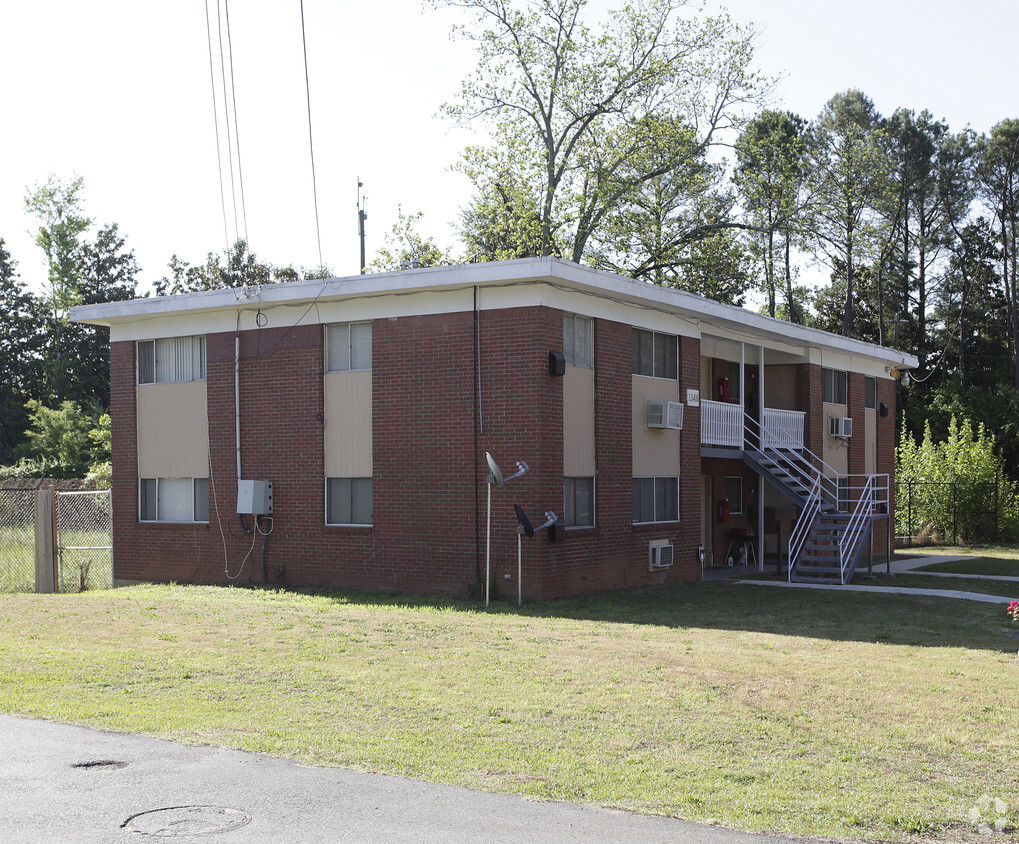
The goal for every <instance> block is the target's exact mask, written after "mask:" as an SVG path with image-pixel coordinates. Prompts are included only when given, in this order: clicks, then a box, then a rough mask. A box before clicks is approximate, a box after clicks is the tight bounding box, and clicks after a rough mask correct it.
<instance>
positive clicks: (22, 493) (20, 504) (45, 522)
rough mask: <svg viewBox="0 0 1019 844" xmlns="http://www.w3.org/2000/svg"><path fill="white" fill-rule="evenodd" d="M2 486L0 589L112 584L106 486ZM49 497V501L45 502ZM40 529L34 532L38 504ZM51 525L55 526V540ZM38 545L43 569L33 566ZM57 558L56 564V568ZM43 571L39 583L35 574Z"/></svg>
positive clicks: (72, 588)
mask: <svg viewBox="0 0 1019 844" xmlns="http://www.w3.org/2000/svg"><path fill="white" fill-rule="evenodd" d="M40 495H42V498H40V497H39V495H37V491H36V490H33V489H3V488H0V592H35V591H36V589H37V587H38V589H39V590H41V591H45V592H49V591H52V589H53V586H54V583H53V579H54V578H53V571H54V570H55V571H57V572H59V574H58V577H59V583H58V584H56V586H57V591H59V592H84V591H85V590H86V589H109V588H111V587H112V586H113V549H112V544H113V543H112V532H113V531H112V528H113V518H112V513H113V508H112V497H111V494H110V491H109V490H101V491H90V492H61V491H57V492H56V493H55V496H53V497H51V496H50V495H48V494H46V493H45V492H44V493H41V494H40ZM49 501H53V502H54V504H53V505H52V506H51V505H50V504H49V503H48V502H49ZM40 506H41V507H43V509H44V512H42V513H39V514H38V515H39V519H40V524H41V525H42V528H41V529H40V534H39V536H36V530H37V526H38V525H37V520H36V515H37V514H36V509H37V508H38V507H40ZM51 525H53V526H55V527H56V539H55V541H54V540H53V531H52V529H51V527H50V526H51ZM37 544H38V548H39V554H40V555H41V557H40V559H42V560H44V561H46V562H44V563H43V564H42V567H43V573H42V574H39V573H38V572H37V570H36V548H37ZM54 563H55V569H54ZM37 577H41V578H42V580H41V582H40V583H38V584H37V583H36V578H37Z"/></svg>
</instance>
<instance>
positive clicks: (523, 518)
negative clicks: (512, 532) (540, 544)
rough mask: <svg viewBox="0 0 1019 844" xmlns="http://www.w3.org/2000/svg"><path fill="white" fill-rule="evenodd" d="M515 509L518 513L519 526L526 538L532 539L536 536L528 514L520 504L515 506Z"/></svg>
mask: <svg viewBox="0 0 1019 844" xmlns="http://www.w3.org/2000/svg"><path fill="white" fill-rule="evenodd" d="M513 509H514V510H516V512H517V524H518V525H520V529H521V531H522V532H523V534H524V536H526V537H527V538H528V539H530V538H531V537H532V536H534V526H533V525H532V524H531V520H530V519H529V518H527V513H525V512H524V508H523V507H521V506H520V505H519V504H514V505H513Z"/></svg>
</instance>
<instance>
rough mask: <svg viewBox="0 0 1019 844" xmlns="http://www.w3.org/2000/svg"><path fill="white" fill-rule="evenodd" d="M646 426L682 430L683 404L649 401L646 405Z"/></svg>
mask: <svg viewBox="0 0 1019 844" xmlns="http://www.w3.org/2000/svg"><path fill="white" fill-rule="evenodd" d="M647 426H648V427H649V428H671V429H672V430H674V431H680V430H682V428H683V403H682V402H678V401H649V402H648V403H647Z"/></svg>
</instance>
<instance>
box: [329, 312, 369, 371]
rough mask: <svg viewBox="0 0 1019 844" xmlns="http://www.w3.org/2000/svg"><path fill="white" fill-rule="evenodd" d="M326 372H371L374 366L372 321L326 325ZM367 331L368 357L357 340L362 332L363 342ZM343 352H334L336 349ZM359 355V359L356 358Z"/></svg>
mask: <svg viewBox="0 0 1019 844" xmlns="http://www.w3.org/2000/svg"><path fill="white" fill-rule="evenodd" d="M325 332H326V337H325V340H326V342H325V353H326V360H325V367H326V372H371V368H372V324H371V322H337V323H332V324H330V325H327V326H326V327H325ZM365 332H366V333H367V359H365V358H366V356H365V354H364V348H363V346H359V345H358V344H357V343H356V342H355V337H354V335H355V334H360V336H361V341H362V343H363V341H364V339H365V337H364V333H365ZM338 348H339V349H342V352H340V353H338V354H333V351H334V349H338ZM355 357H357V360H355V359H354V358H355Z"/></svg>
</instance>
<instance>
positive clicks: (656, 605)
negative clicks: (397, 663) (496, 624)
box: [326, 582, 1019, 653]
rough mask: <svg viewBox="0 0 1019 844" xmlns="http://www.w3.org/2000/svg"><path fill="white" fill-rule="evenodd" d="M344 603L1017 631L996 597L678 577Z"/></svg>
mask: <svg viewBox="0 0 1019 844" xmlns="http://www.w3.org/2000/svg"><path fill="white" fill-rule="evenodd" d="M326 594H327V595H328V596H329V597H330V598H332V599H333V600H335V601H336V602H337V603H352V602H356V603H370V604H375V605H379V606H405V607H411V608H426V607H428V608H433V609H446V610H452V611H462V612H474V613H487V614H490V615H492V616H493V619H498V618H505V617H507V616H517V617H523V618H528V617H531V618H556V619H578V620H584V621H594V622H601V623H610V624H612V623H614V624H631V625H632V624H638V625H648V626H652V627H663V628H669V629H674V630H675V629H690V628H704V629H710V630H731V631H732V632H733V633H737V632H755V633H770V634H775V635H779V636H804V637H810V638H816V639H828V640H831V641H853V642H874V643H884V644H888V645H909V646H916V647H938V648H945V647H949V648H973V649H980V650H990V651H1000V652H1003V653H1005V652H1011V653H1014V652H1015V651H1016V650H1017V649H1019V639H1016V638H1012V636H1010V634H1011V633H1013V632H1019V627H1017V626H1015V625H1012V627H1014V628H1015V629H1014V630H1010V625H1009V620H1008V618H1007V616H1006V615H1005V612H1004V607H1003V606H1001V605H997V604H982V603H974V602H972V601H962V600H955V599H949V598H938V597H929V596H922V595H903V594H895V593H871V592H840V591H837V590H812V589H782V588H772V587H767V586H751V585H741V584H738V583H732V582H693V583H676V584H669V585H665V586H659V587H653V588H651V587H644V588H639V589H632V590H625V591H620V592H609V593H600V594H596V595H582V596H576V597H571V598H562V599H558V600H552V601H542V602H527V601H525V602H524V605H523V606H522V607H518V606H517V605H516V601H501V600H495V601H492V603H491V605H490V606H489V607H488V608H487V609H486V608H485V606H484V602H483V601H474V600H468V599H462V600H461V599H452V598H443V597H427V596H413V595H397V594H382V593H369V592H356V593H355V592H342V593H341V592H328V593H326Z"/></svg>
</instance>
